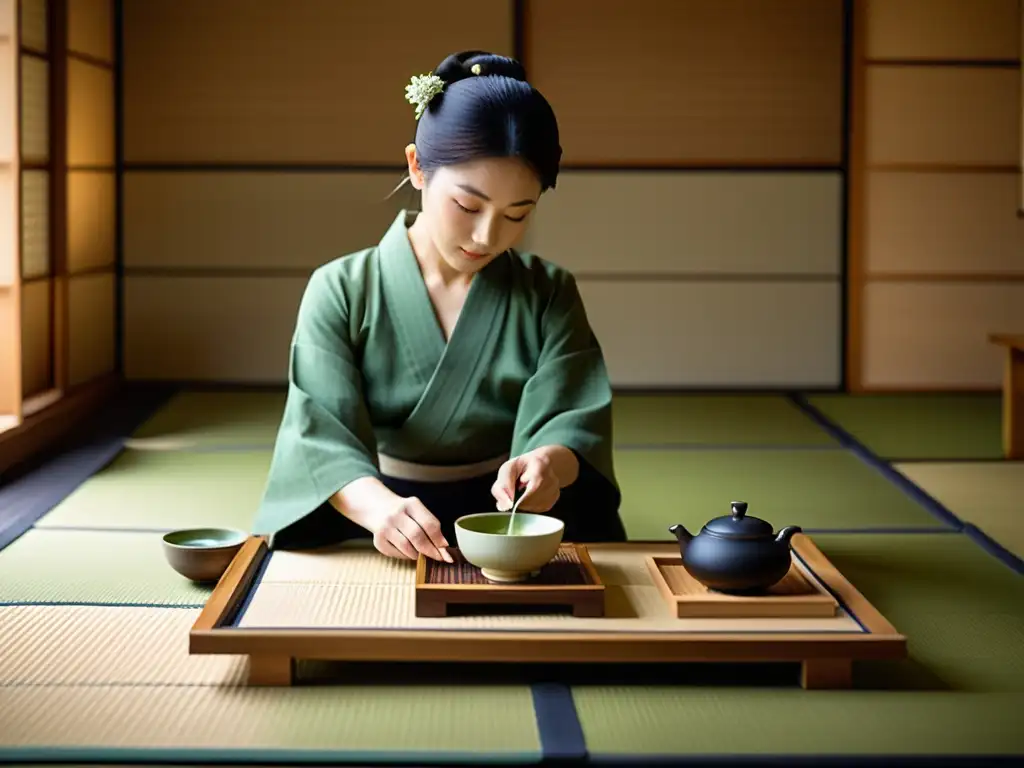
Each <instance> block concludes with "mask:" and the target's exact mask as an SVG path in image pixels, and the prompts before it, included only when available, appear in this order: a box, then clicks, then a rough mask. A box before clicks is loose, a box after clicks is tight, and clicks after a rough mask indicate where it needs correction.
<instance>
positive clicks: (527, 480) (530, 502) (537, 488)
mask: <svg viewBox="0 0 1024 768" xmlns="http://www.w3.org/2000/svg"><path fill="white" fill-rule="evenodd" d="M524 486H525V488H526V490H525V491H524V492H523V502H522V503H521V504H520V505H519V509H521V510H523V511H524V512H548V511H550V510H551V508H552V507H554V506H555V502H557V501H558V497H559V496H560V495H561V486H560V484H559V480H558V476H557V475H556V474H555V471H554V467H553V465H552V462H551V458H550V457H549V456H548V454H547V453H546V452H543V451H540V450H538V451H530V452H529V453H524V454H522V455H520V456H515V457H513V458H511V459H509V460H508V461H506V462H505V463H504V464H502V465H501V468H500V469H498V479H497V480H495V482H494V485H493V486H491V495H492V496H494V499H495V501H497V502H498V509H499V510H501V511H503V512H506V511H508V510H510V509H512V502H513V500H514V499H515V491H516V489H517V488H522V487H524Z"/></svg>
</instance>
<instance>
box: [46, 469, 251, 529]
mask: <svg viewBox="0 0 1024 768" xmlns="http://www.w3.org/2000/svg"><path fill="white" fill-rule="evenodd" d="M270 459H271V451H270V449H266V450H259V451H228V452H223V453H190V452H187V451H138V450H125V451H123V452H122V453H121V454H120V455H119V456H118V457H117V459H115V460H114V461H113V462H112V463H111V464H110V465H108V466H107V467H106V468H105V469H103V470H102V471H100V472H98V473H97V474H96V475H94V476H93V477H91V478H89V480H87V481H86V482H85V483H83V484H82V485H81V486H79V487H78V488H77V489H76V490H75V491H74V492H73V493H72V494H71V495H70V496H68V497H67V498H66V499H65V500H64V501H63V502H61V504H59V505H58V506H57V507H56V508H54V509H53V510H52V511H50V512H49V513H48V514H46V515H45V516H44V517H43V518H42V519H41V520H39V522H38V523H37V524H36V525H37V526H38V527H40V528H51V527H87V528H112V529H126V528H127V529H131V528H152V529H155V530H164V531H168V530H173V529H177V528H191V527H198V526H218V527H228V528H240V529H243V530H249V527H250V525H251V524H252V519H253V516H254V515H255V514H256V509H257V507H258V506H259V503H260V497H261V496H262V494H263V488H264V485H265V483H266V478H267V470H268V469H269V467H270Z"/></svg>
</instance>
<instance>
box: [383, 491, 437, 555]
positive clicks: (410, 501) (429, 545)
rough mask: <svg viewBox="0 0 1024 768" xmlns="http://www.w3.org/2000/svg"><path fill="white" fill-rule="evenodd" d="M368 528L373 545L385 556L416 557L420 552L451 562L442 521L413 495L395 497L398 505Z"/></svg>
mask: <svg viewBox="0 0 1024 768" xmlns="http://www.w3.org/2000/svg"><path fill="white" fill-rule="evenodd" d="M370 530H371V531H372V533H373V546H375V547H376V548H377V550H378V551H379V552H380V553H381V554H384V555H387V556H388V557H397V558H408V559H410V560H416V559H417V558H418V557H419V555H420V553H423V554H424V555H426V556H427V557H430V558H433V559H434V560H443V561H444V562H446V563H451V562H453V560H452V556H451V555H450V554H448V550H447V547H448V546H449V544H448V541H447V540H446V539H445V537H444V534H442V533H441V523H440V522H438V520H437V518H436V517H434V515H432V514H431V513H430V510H428V509H427V508H426V507H425V506H423V503H422V502H421V501H420V500H419V499H417V498H416V497H415V496H412V497H409V498H402V497H398V503H397V505H392V506H391V508H385V509H384V510H383V513H382V514H380V515H379V516H376V519H375V520H374V521H373V527H372V528H371V529H370Z"/></svg>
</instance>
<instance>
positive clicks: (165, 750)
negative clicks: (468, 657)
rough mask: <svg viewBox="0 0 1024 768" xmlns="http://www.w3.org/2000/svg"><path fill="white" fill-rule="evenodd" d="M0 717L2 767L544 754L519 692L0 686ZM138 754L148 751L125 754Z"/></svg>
mask: <svg viewBox="0 0 1024 768" xmlns="http://www.w3.org/2000/svg"><path fill="white" fill-rule="evenodd" d="M0 712H3V713H4V715H3V716H4V725H5V727H4V728H3V729H0V759H19V758H21V759H24V758H25V757H27V756H29V755H32V754H36V755H39V754H43V755H47V754H49V755H52V754H54V752H55V751H60V750H65V753H64V754H63V755H61V757H64V758H65V759H79V760H81V759H84V758H85V757H86V756H89V757H95V758H98V759H108V760H117V759H121V760H127V761H128V762H132V761H133V759H134V761H138V760H140V759H141V760H147V761H148V760H153V759H155V758H157V757H161V758H167V757H169V758H171V759H174V758H175V757H177V758H178V759H184V758H187V757H192V758H193V759H198V760H202V759H203V757H204V756H203V754H202V750H216V753H215V754H214V755H213V757H214V759H216V758H223V757H224V756H225V752H224V750H230V751H231V752H235V753H236V754H233V755H232V757H235V758H236V759H237V758H242V757H245V756H248V757H249V758H250V759H256V758H258V759H260V760H261V761H266V760H267V759H282V760H288V759H289V758H291V759H300V760H301V759H303V758H306V759H308V758H309V757H311V756H314V757H315V756H317V755H318V753H319V756H320V757H321V758H324V757H327V756H331V757H333V758H334V759H336V760H340V759H345V758H348V759H368V760H369V759H372V760H374V761H376V760H381V759H387V758H388V757H393V758H404V759H406V760H409V759H416V758H417V757H418V758H420V759H437V758H438V757H444V756H450V757H461V758H462V759H463V760H468V759H473V758H474V757H475V759H477V760H480V759H486V760H487V761H488V762H493V761H494V760H495V759H501V757H504V758H505V759H506V760H512V759H515V758H518V759H520V760H527V759H531V758H532V759H534V760H535V759H537V758H538V757H539V756H540V740H539V735H538V731H537V724H536V719H535V717H534V711H533V704H532V698H531V695H530V689H529V687H528V686H520V685H507V686H488V685H460V686H457V687H456V686H443V685H430V686H425V685H413V684H410V685H372V684H369V685H359V686H348V685H344V684H340V685H332V686H306V687H293V688H229V687H200V686H86V685H83V686H28V687H17V688H15V687H9V688H0ZM16 748H20V750H23V752H19V751H17V749H16ZM133 748H135V749H140V750H145V754H142V753H132V752H130V751H129V752H127V753H126V752H125V750H131V749H133ZM33 750H35V752H34V751H33ZM38 750H44V752H42V753H39V752H38ZM68 750H70V752H68ZM196 750H200V751H199V752H197V751H196ZM208 759H209V758H208Z"/></svg>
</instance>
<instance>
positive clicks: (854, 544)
mask: <svg viewBox="0 0 1024 768" xmlns="http://www.w3.org/2000/svg"><path fill="white" fill-rule="evenodd" d="M814 540H815V542H817V544H818V546H819V547H820V548H821V549H822V551H823V552H824V553H825V554H826V555H827V556H828V558H829V560H831V561H832V562H833V563H834V564H835V566H836V568H838V569H839V571H840V572H841V573H842V574H843V575H844V576H846V577H847V578H848V579H849V580H850V581H851V582H852V583H853V584H854V585H855V586H856V587H857V588H858V589H859V590H860V591H861V592H862V593H863V594H864V595H865V596H866V597H867V598H868V600H870V601H871V602H872V604H873V605H874V606H875V607H876V608H877V609H878V610H879V611H881V612H882V614H883V615H885V617H886V618H888V619H889V621H891V622H892V623H893V624H894V625H895V626H896V628H897V629H898V630H899V631H901V632H904V633H905V634H906V635H907V638H908V647H909V650H910V654H911V657H912V658H913V662H912V663H900V664H895V665H891V666H890V665H887V664H869V665H865V666H864V667H863V669H861V670H860V674H859V681H860V684H861V685H865V686H868V685H869V686H872V687H885V688H908V687H909V688H921V687H929V688H933V689H937V690H958V691H963V692H967V691H970V692H997V691H998V692H1004V693H1011V692H1012V693H1022V694H1024V653H1021V649H1022V648H1024V579H1022V578H1021V577H1020V575H1019V574H1017V573H1015V572H1014V571H1012V570H1011V569H1009V568H1007V567H1006V565H1005V564H1003V563H1001V562H1000V561H999V560H997V559H996V558H994V557H992V556H991V555H990V554H988V553H987V552H985V551H984V550H983V549H981V548H980V547H979V546H978V545H977V544H975V543H974V542H973V541H972V540H971V539H970V538H968V537H967V536H965V535H963V534H959V533H954V534H941V533H936V534H913V535H901V534H894V535H885V534H870V535H857V534H819V535H816V536H815V537H814Z"/></svg>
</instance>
